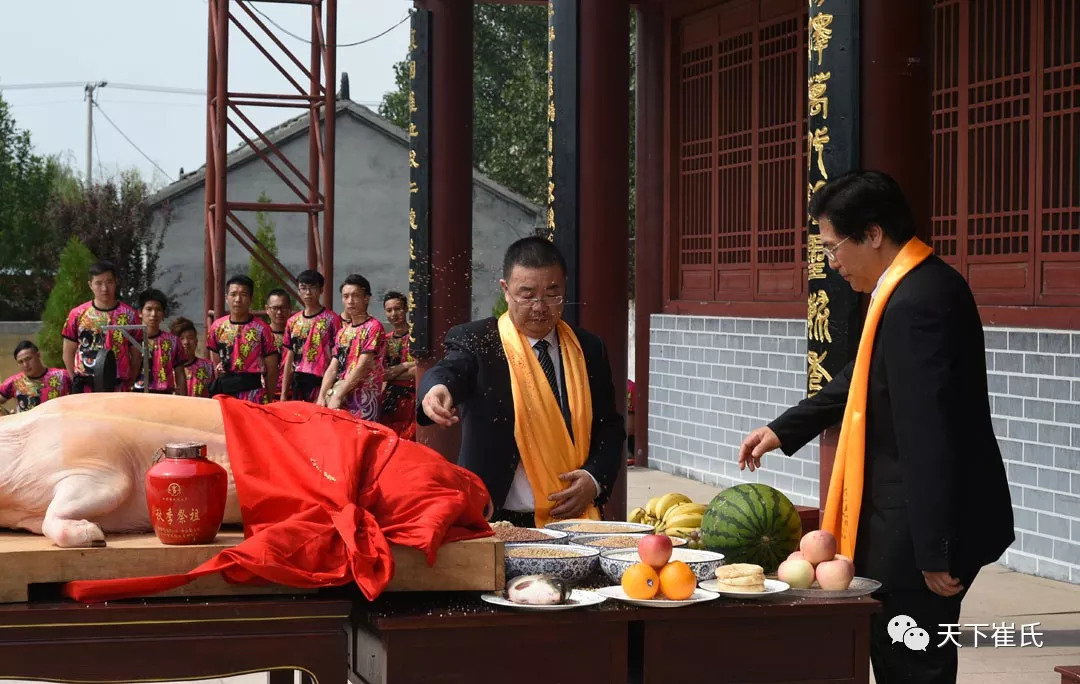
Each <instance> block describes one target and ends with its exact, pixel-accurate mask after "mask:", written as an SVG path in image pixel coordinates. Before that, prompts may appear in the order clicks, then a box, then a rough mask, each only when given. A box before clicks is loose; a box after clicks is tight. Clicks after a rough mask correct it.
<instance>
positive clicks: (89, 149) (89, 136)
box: [84, 81, 109, 190]
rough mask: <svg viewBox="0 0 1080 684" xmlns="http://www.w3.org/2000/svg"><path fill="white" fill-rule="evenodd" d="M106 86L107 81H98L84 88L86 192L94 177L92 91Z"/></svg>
mask: <svg viewBox="0 0 1080 684" xmlns="http://www.w3.org/2000/svg"><path fill="white" fill-rule="evenodd" d="M108 84H109V82H108V81H98V82H97V83H87V84H86V86H85V88H84V92H85V93H86V188H87V189H88V190H89V189H90V185H91V183H92V182H93V177H94V172H93V168H94V91H95V90H97V89H98V88H104V87H105V86H107V85H108Z"/></svg>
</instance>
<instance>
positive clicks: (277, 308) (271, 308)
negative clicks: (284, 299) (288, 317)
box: [266, 306, 289, 311]
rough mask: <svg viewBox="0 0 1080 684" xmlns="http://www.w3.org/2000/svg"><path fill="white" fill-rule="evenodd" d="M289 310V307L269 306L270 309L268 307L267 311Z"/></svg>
mask: <svg viewBox="0 0 1080 684" xmlns="http://www.w3.org/2000/svg"><path fill="white" fill-rule="evenodd" d="M288 308H289V307H287V306H268V307H266V310H267V311H286V310H288Z"/></svg>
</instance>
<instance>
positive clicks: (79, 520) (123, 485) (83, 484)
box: [41, 471, 132, 548]
mask: <svg viewBox="0 0 1080 684" xmlns="http://www.w3.org/2000/svg"><path fill="white" fill-rule="evenodd" d="M131 490H132V481H131V478H130V477H128V476H125V475H123V474H122V473H114V472H101V471H97V472H81V473H71V474H69V475H66V476H65V477H64V478H63V479H61V480H60V481H59V482H58V483H57V484H56V488H55V489H54V490H53V499H52V502H51V503H50V504H49V508H48V510H47V511H46V512H45V521H44V522H43V523H42V525H41V531H42V533H43V534H44V535H45V536H46V537H48V538H49V539H52V540H53V542H54V543H55V544H56V545H57V546H59V547H62V548H70V547H74V548H86V547H91V546H105V533H104V532H102V531H101V526H99V525H98V524H97V523H93V522H90V521H89V520H88V519H87V518H99V519H100V518H101V516H103V515H105V514H107V513H110V512H112V511H114V510H116V508H118V507H119V506H120V505H121V504H122V503H123V502H124V501H125V500H126V499H127V498H128V497H129V496H130V495H131Z"/></svg>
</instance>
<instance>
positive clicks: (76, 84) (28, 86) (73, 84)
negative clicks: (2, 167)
mask: <svg viewBox="0 0 1080 684" xmlns="http://www.w3.org/2000/svg"><path fill="white" fill-rule="evenodd" d="M106 86H107V87H109V88H118V89H120V90H142V91H146V92H151V93H172V94H174V95H202V96H205V95H206V91H205V90H197V89H195V88H174V87H172V86H155V85H140V84H137V83H113V82H112V81H104V82H103V83H102V86H101V87H106ZM85 87H86V82H85V81H54V82H52V83H16V84H13V85H5V84H3V83H0V90H40V89H43V88H85Z"/></svg>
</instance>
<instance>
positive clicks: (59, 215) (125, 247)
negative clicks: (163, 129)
mask: <svg viewBox="0 0 1080 684" xmlns="http://www.w3.org/2000/svg"><path fill="white" fill-rule="evenodd" d="M149 196H150V189H149V187H148V186H147V184H146V183H145V182H144V181H143V180H142V178H141V176H140V175H139V173H138V172H137V171H127V172H124V173H121V174H120V176H119V177H118V178H113V179H109V180H106V181H105V182H103V183H97V184H95V185H94V186H93V187H91V188H89V189H84V190H83V192H81V193H74V194H73V195H72V196H68V197H65V196H62V195H60V194H58V195H56V196H55V198H54V201H53V202H52V206H51V208H50V212H49V213H50V217H51V221H52V223H53V225H54V226H55V227H56V229H57V230H58V231H59V232H60V233H61V234H62V235H72V236H75V237H77V238H79V239H80V240H81V241H82V242H83V244H85V245H86V247H87V248H88V249H89V250H90V251H91V252H93V253H94V254H96V255H97V257H98V258H99V259H107V260H109V261H111V262H113V263H114V264H115V265H116V269H117V273H116V276H117V280H118V281H119V282H118V287H117V296H118V297H119V298H120V300H121V301H125V302H128V303H133V302H134V301H135V300H136V299H137V298H138V296H139V293H140V292H142V291H143V290H145V289H147V288H148V287H150V286H151V285H154V284H155V282H156V281H158V280H159V278H161V277H162V276H164V275H165V274H163V273H159V271H158V259H159V257H160V255H161V249H162V247H163V246H164V243H165V230H166V228H167V227H168V225H169V221H170V218H171V217H170V212H169V211H168V208H166V211H165V213H164V218H163V220H162V221H161V223H159V224H157V225H155V224H154V220H153V219H154V217H153V212H152V211H151V210H150V206H149V204H148V203H147V199H148V198H149ZM83 277H84V278H85V277H86V274H85V273H84V274H83ZM180 281H181V275H180V274H177V275H176V276H175V278H174V279H173V280H172V281H171V283H168V284H163V283H160V282H158V283H156V285H157V287H159V288H160V289H162V290H163V291H164V292H165V294H168V295H170V296H171V297H170V298H171V299H172V300H173V301H172V302H171V303H173V304H175V303H176V302H175V296H176V293H175V288H176V286H177V285H179V283H180Z"/></svg>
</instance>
